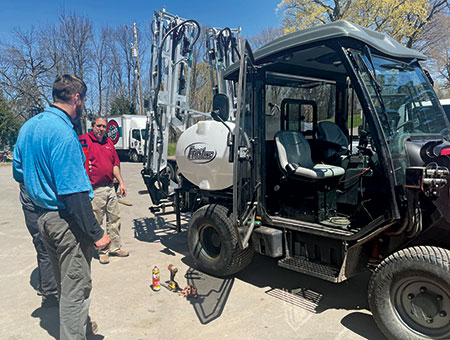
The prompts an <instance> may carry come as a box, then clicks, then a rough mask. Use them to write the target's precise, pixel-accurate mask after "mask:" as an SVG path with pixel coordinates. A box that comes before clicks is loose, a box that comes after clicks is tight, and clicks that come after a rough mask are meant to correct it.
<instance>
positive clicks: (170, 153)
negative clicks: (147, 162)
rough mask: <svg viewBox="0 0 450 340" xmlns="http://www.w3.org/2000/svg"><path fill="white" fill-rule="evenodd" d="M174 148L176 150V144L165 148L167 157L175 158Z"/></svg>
mask: <svg viewBox="0 0 450 340" xmlns="http://www.w3.org/2000/svg"><path fill="white" fill-rule="evenodd" d="M176 148H177V143H169V145H168V146H167V155H168V156H175V150H176Z"/></svg>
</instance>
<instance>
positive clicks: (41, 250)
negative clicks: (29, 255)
mask: <svg viewBox="0 0 450 340" xmlns="http://www.w3.org/2000/svg"><path fill="white" fill-rule="evenodd" d="M22 210H23V214H24V216H25V224H26V225H27V229H28V231H29V232H30V235H31V237H32V238H33V245H34V248H35V249H36V254H37V265H38V272H39V288H38V290H39V294H41V295H43V296H50V295H55V296H56V295H58V288H57V284H56V280H55V276H54V275H53V268H52V264H51V262H50V257H49V256H48V253H47V249H45V246H44V242H43V241H42V238H41V233H40V232H39V228H38V217H39V216H38V213H37V212H36V211H34V210H30V209H27V208H22Z"/></svg>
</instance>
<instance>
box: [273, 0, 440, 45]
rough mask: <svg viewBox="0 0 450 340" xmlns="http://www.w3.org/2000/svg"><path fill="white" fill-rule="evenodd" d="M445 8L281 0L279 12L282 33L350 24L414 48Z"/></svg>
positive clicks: (421, 2)
mask: <svg viewBox="0 0 450 340" xmlns="http://www.w3.org/2000/svg"><path fill="white" fill-rule="evenodd" d="M446 5H447V1H446V0H282V1H281V2H280V3H279V4H278V11H281V12H282V16H283V17H282V24H283V27H284V31H285V33H290V32H293V31H295V30H298V29H303V28H306V27H310V26H314V25H318V24H324V23H327V22H332V21H337V20H349V21H351V22H354V23H356V24H359V25H361V26H365V27H369V28H371V29H374V30H376V31H379V32H384V33H387V34H389V35H390V36H392V37H393V38H394V39H396V40H398V41H400V42H402V43H403V44H405V45H406V46H408V47H416V48H417V47H418V46H419V47H420V32H421V31H422V30H423V28H424V26H425V25H427V24H428V23H429V22H430V21H431V20H432V19H433V17H434V16H435V15H436V14H437V13H440V12H442V11H443V10H445V8H446Z"/></svg>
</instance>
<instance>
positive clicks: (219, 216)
mask: <svg viewBox="0 0 450 340" xmlns="http://www.w3.org/2000/svg"><path fill="white" fill-rule="evenodd" d="M230 215H231V211H230V209H228V208H226V207H224V206H222V205H218V204H210V205H205V206H203V207H201V208H200V209H198V210H197V211H195V212H194V213H193V214H192V217H191V220H190V223H189V229H188V245H189V251H190V254H191V256H192V258H193V259H194V261H195V264H196V265H197V267H198V268H199V269H200V270H202V271H204V272H206V273H208V274H212V275H215V276H228V275H231V274H234V273H237V272H239V271H241V270H242V269H244V268H245V267H246V266H247V265H248V264H249V263H250V262H251V260H252V258H253V254H254V251H253V247H252V246H251V245H249V246H248V247H247V248H246V249H244V250H241V249H240V248H239V245H238V242H237V237H236V234H235V232H234V229H233V224H232V220H231V217H230Z"/></svg>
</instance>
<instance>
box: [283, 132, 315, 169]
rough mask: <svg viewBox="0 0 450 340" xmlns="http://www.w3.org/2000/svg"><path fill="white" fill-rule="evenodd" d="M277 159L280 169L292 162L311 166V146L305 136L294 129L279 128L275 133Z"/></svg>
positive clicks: (312, 165) (307, 166)
mask: <svg viewBox="0 0 450 340" xmlns="http://www.w3.org/2000/svg"><path fill="white" fill-rule="evenodd" d="M275 143H276V147H277V152H278V160H279V162H280V166H281V168H282V169H284V170H286V165H288V164H290V163H293V164H297V165H299V166H301V167H303V168H312V167H314V165H315V164H314V163H313V161H312V160H311V148H310V147H309V143H308V141H307V140H306V138H305V137H304V136H303V135H302V134H301V133H300V132H299V131H294V130H281V131H278V132H277V133H276V134H275Z"/></svg>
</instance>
